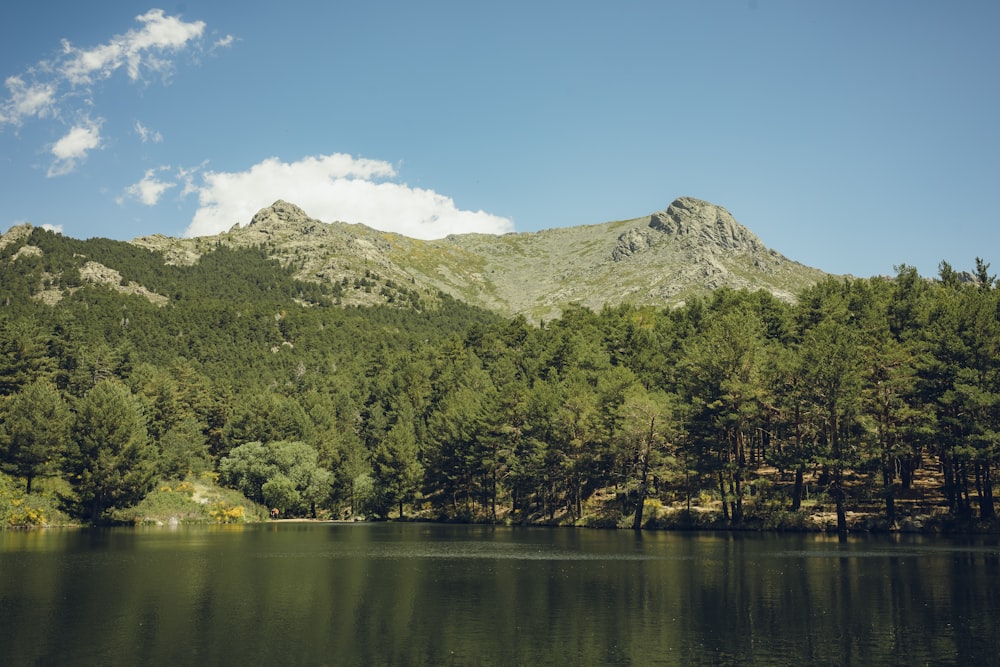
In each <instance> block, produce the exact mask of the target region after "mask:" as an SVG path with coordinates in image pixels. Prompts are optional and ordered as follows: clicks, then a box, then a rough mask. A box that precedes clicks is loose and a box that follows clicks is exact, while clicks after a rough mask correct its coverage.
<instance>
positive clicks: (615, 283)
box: [12, 197, 826, 322]
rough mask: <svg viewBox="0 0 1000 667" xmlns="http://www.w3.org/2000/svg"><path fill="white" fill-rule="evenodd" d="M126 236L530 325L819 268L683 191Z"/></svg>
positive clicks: (357, 293)
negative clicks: (641, 211) (232, 253)
mask: <svg viewBox="0 0 1000 667" xmlns="http://www.w3.org/2000/svg"><path fill="white" fill-rule="evenodd" d="M12 231H13V230H12ZM132 243H133V244H135V245H137V246H140V247H143V248H147V249H150V250H152V251H155V252H157V253H161V254H162V255H163V257H164V260H165V261H166V262H167V263H170V264H179V265H191V264H194V263H195V262H197V261H198V259H199V258H200V257H201V256H202V255H204V254H205V253H207V252H210V251H212V250H213V249H215V248H218V247H220V246H225V247H262V248H264V249H265V250H266V252H267V253H268V255H270V256H272V257H274V258H277V259H278V260H280V261H281V262H282V263H283V264H285V265H286V266H291V267H293V268H294V274H295V276H296V277H297V278H299V279H301V280H304V281H308V282H318V283H321V284H326V285H329V286H334V287H336V286H338V285H339V286H340V287H339V288H337V290H338V295H339V296H338V299H339V301H340V302H341V303H343V304H358V305H365V304H368V305H370V304H375V303H384V302H393V301H394V300H396V299H398V298H400V297H401V296H406V295H410V296H411V297H412V295H416V294H419V295H420V296H421V297H422V298H427V299H434V298H436V297H437V295H439V294H440V293H444V294H447V295H450V296H452V297H454V298H456V299H458V300H461V301H464V302H466V303H469V304H471V305H476V306H481V307H484V308H487V309H490V310H493V311H496V312H499V313H501V314H503V315H507V316H510V315H517V314H520V315H523V316H525V317H526V318H527V319H528V320H529V321H535V322H537V321H540V320H547V319H552V318H555V317H558V315H559V314H560V312H561V309H562V308H563V307H564V306H566V305H567V304H570V303H577V304H580V305H583V306H586V307H589V308H593V309H600V308H601V307H602V306H604V305H612V306H613V305H618V304H622V303H632V304H637V305H640V304H641V305H647V304H651V305H662V306H670V305H677V304H681V303H683V302H684V300H685V299H688V298H690V297H692V296H695V295H698V294H704V293H707V292H709V291H711V290H714V289H718V288H720V287H730V288H733V289H744V288H745V289H765V290H767V291H769V292H771V293H772V294H774V295H776V296H778V297H779V298H782V299H784V300H788V301H791V300H794V295H795V294H796V293H798V292H799V291H800V290H802V289H803V288H805V287H807V286H809V285H811V284H813V283H815V282H816V281H818V280H821V279H822V278H823V277H824V276H825V275H826V274H824V273H823V272H822V271H820V270H818V269H813V268H810V267H807V266H804V265H802V264H799V263H797V262H794V261H791V260H789V259H788V258H786V257H784V256H783V255H781V254H780V253H778V252H776V251H774V250H770V249H768V248H767V247H766V246H765V245H764V244H763V243H762V242H761V241H760V239H759V238H757V237H756V236H755V235H754V234H753V233H752V232H751V231H750V230H748V229H747V228H746V227H744V226H742V225H741V224H739V223H738V222H737V221H736V220H735V219H734V218H733V216H732V215H731V214H730V213H729V211H727V210H726V209H724V208H722V207H720V206H716V205H714V204H711V203H708V202H705V201H701V200H698V199H694V198H690V197H681V198H679V199H677V200H675V201H674V202H673V203H672V204H670V206H669V207H668V208H667V209H666V210H664V211H660V212H656V213H653V214H651V215H648V216H644V217H642V218H635V219H632V220H623V221H617V222H607V223H603V224H595V225H583V226H577V227H566V228H559V229H548V230H544V231H539V232H527V233H510V234H505V235H502V236H496V235H489V234H459V235H451V236H448V237H446V238H444V239H439V240H433V241H422V240H418V239H413V238H409V237H406V236H402V235H399V234H394V233H390V232H381V231H377V230H375V229H372V228H370V227H366V226H365V225H361V224H348V223H342V222H330V223H325V222H321V221H319V220H316V219H314V218H311V217H309V215H308V214H307V213H306V212H305V211H303V210H302V209H300V208H299V207H297V206H295V205H294V204H290V203H288V202H284V201H277V202H275V203H274V204H273V205H271V206H269V207H267V208H264V209H261V210H260V211H259V212H258V213H257V214H256V215H254V217H253V219H252V220H250V222H249V224H248V225H245V226H241V225H236V226H234V227H233V228H232V229H230V230H229V231H228V232H224V233H222V234H218V235H215V236H207V237H199V238H193V239H178V238H171V237H166V236H161V235H154V236H145V237H140V238H137V239H134V240H133V241H132Z"/></svg>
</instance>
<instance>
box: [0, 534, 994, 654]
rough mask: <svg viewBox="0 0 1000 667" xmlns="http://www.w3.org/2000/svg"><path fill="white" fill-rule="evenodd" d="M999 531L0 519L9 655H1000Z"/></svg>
mask: <svg viewBox="0 0 1000 667" xmlns="http://www.w3.org/2000/svg"><path fill="white" fill-rule="evenodd" d="M998 661H1000V546H998V539H997V537H995V536H994V537H987V538H981V537H980V538H971V537H970V538H954V537H949V538H944V537H934V538H931V537H920V536H896V537H891V536H877V537H863V538H852V539H851V540H850V541H848V542H847V543H846V544H838V542H837V540H836V537H835V536H825V535H815V534H792V535H786V534H757V533H733V534H716V533H712V534H704V533H662V532H643V533H638V534H637V533H633V532H631V531H604V530H583V529H570V528H553V529H549V528H510V527H492V526H465V525H437V524H418V523H412V524H407V523H404V524H392V523H382V524H328V523H284V522H276V523H270V524H263V525H248V526H218V527H178V528H150V529H144V528H135V529H132V528H128V529H126V528H112V529H79V530H58V529H56V530H53V529H49V530H39V531H31V532H11V531H8V532H0V663H2V664H4V665H35V664H40V665H167V664H170V665H186V664H205V665H293V664H295V665H605V664H614V665H658V664H659V665H691V664H711V665H727V664H732V665H790V664H795V663H798V664H810V665H813V664H829V665H852V664H853V665H872V664H899V665H922V664H934V665H939V664H966V665H971V664H997V663H998Z"/></svg>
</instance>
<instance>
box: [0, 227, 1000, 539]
mask: <svg viewBox="0 0 1000 667" xmlns="http://www.w3.org/2000/svg"><path fill="white" fill-rule="evenodd" d="M25 245H30V246H33V247H35V248H38V249H40V252H34V253H25V252H19V250H20V249H21V248H22V247H23V246H25ZM87 260H93V261H98V262H101V263H102V264H105V265H107V266H112V267H114V268H115V269H117V270H118V271H119V272H120V273H121V275H122V281H123V283H124V282H125V281H135V282H137V283H140V284H142V285H144V286H145V287H147V288H148V289H150V290H152V291H154V292H156V293H158V294H162V295H167V296H168V297H169V303H167V304H166V305H156V304H154V303H151V302H150V301H149V300H147V299H145V298H143V297H142V296H141V295H133V294H122V293H119V292H116V291H114V290H112V289H109V288H108V287H105V286H98V285H92V284H90V283H89V282H88V281H86V280H84V279H83V278H81V274H80V269H81V267H82V265H83V262H84V261H87ZM293 268H294V267H290V266H282V265H281V264H279V263H277V262H276V261H273V260H271V259H269V257H268V250H267V248H266V247H260V248H253V249H231V248H225V247H218V248H215V249H214V250H212V251H210V252H207V253H205V254H204V255H203V256H202V257H201V259H200V261H198V262H197V263H196V264H194V265H193V266H170V265H165V264H164V263H163V258H162V257H161V256H159V255H156V254H155V253H152V252H150V251H147V250H143V249H141V248H137V247H134V246H131V245H129V244H126V243H121V242H117V241H108V240H103V239H90V240H85V241H80V240H74V239H70V238H67V237H63V236H61V235H59V234H54V233H51V232H47V231H44V230H41V229H34V230H32V232H31V235H30V237H27V238H26V239H24V240H23V241H22V242H20V243H14V244H8V245H7V246H6V247H3V248H0V416H2V422H0V525H3V526H25V525H45V524H52V523H60V522H84V523H104V522H126V523H142V522H156V521H166V520H168V519H169V520H173V521H178V520H179V521H248V520H259V519H263V518H264V517H266V515H267V512H268V511H269V510H271V509H276V510H278V512H279V515H280V516H282V517H319V518H333V519H353V518H367V519H387V518H393V519H402V518H406V519H423V520H438V521H477V522H505V523H514V524H520V523H529V524H558V525H580V526H601V527H621V528H636V529H639V528H733V529H740V528H746V529H812V530H830V531H833V530H836V531H838V532H840V533H846V532H847V531H853V530H898V529H900V530H910V529H912V530H935V531H941V530H995V529H996V528H997V526H998V525H1000V524H998V522H997V518H996V508H995V502H994V490H995V481H994V470H993V469H994V468H995V467H996V466H997V465H998V463H1000V447H998V444H1000V289H997V287H998V283H997V280H996V278H995V276H993V275H990V274H989V264H987V263H986V262H984V261H983V260H981V259H978V258H977V259H976V260H975V267H974V270H973V271H970V272H964V271H962V272H960V271H956V270H955V269H953V268H952V267H951V266H949V265H948V264H947V263H945V262H942V263H941V265H940V267H939V272H938V275H937V276H935V277H922V276H920V275H919V274H918V272H917V271H916V270H915V269H914V268H912V267H909V266H906V265H903V266H900V267H898V268H897V270H896V275H894V276H892V277H873V278H866V279H855V278H832V277H831V278H829V279H827V280H825V281H823V282H821V283H819V284H816V285H814V286H812V287H810V288H808V289H806V290H804V291H803V292H802V293H801V294H799V295H798V299H797V302H796V303H795V304H789V303H786V302H784V301H781V300H778V299H777V298H775V297H773V296H771V295H770V294H769V293H767V292H764V291H757V292H751V291H733V290H726V289H723V290H719V291H716V292H714V293H713V294H712V295H711V296H710V297H707V298H703V299H695V300H691V301H689V302H687V303H686V304H684V305H683V306H680V307H676V308H669V309H667V308H662V309H656V308H651V307H633V306H620V307H615V308H606V309H604V310H602V311H600V312H593V311H590V310H588V309H585V308H582V307H580V306H575V305H573V304H567V305H566V307H565V309H564V310H563V314H562V316H561V317H560V318H559V319H555V320H552V321H548V322H544V323H541V324H534V323H530V322H528V321H527V320H525V319H524V318H521V317H517V318H503V317H501V316H499V315H497V314H494V313H491V312H488V311H485V310H482V309H478V308H473V307H470V306H467V305H464V304H462V303H461V302H459V301H456V300H454V299H451V298H449V297H447V296H446V295H444V294H439V295H437V296H436V297H435V298H433V299H430V298H428V297H427V295H421V294H418V293H417V292H415V291H413V290H410V289H408V288H407V287H406V286H402V285H398V284H394V283H392V282H391V281H386V280H383V279H382V278H381V277H380V276H378V274H377V273H376V272H374V271H370V272H369V273H368V274H367V275H365V276H359V277H358V278H357V279H355V280H354V281H347V280H344V281H341V282H338V283H336V284H332V285H330V284H320V283H313V282H304V281H300V280H296V279H295V278H293V273H294V271H293ZM53 288H57V289H60V290H62V291H63V294H64V295H65V296H64V297H63V298H62V300H60V301H59V302H58V303H54V304H48V303H46V302H44V301H43V300H41V299H39V298H37V296H38V294H39V292H40V291H41V290H44V289H53ZM346 290H377V291H381V293H382V294H383V295H386V296H387V302H388V303H387V305H384V306H373V307H363V308H362V307H343V306H340V305H338V304H339V300H340V299H339V297H340V296H341V295H342V294H343V293H344V292H345V291H346Z"/></svg>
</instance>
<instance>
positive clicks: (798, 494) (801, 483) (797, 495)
mask: <svg viewBox="0 0 1000 667" xmlns="http://www.w3.org/2000/svg"><path fill="white" fill-rule="evenodd" d="M804 477H805V468H803V467H802V466H799V467H798V468H796V469H795V486H794V488H793V489H792V511H793V512H797V511H798V510H800V509H802V490H803V488H804V487H805V479H804Z"/></svg>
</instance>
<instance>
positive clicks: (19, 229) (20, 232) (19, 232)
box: [0, 222, 34, 250]
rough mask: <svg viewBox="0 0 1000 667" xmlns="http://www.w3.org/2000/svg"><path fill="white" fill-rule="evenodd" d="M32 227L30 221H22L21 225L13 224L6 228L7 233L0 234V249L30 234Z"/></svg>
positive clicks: (18, 241)
mask: <svg viewBox="0 0 1000 667" xmlns="http://www.w3.org/2000/svg"><path fill="white" fill-rule="evenodd" d="M33 229H34V227H32V226H31V224H30V223H27V222H26V223H24V224H23V225H14V226H13V227H11V228H10V229H8V230H7V233H6V234H4V235H3V236H0V250H3V249H4V248H6V247H7V246H9V245H11V244H12V243H20V242H21V241H23V240H24V239H26V238H28V237H29V236H31V231H32V230H33Z"/></svg>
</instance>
